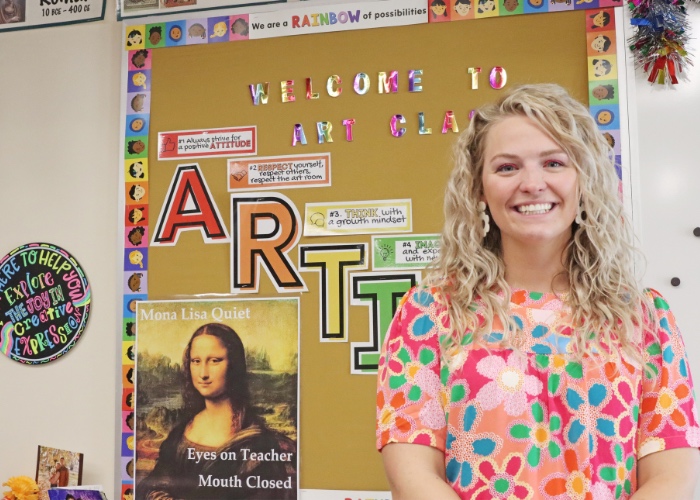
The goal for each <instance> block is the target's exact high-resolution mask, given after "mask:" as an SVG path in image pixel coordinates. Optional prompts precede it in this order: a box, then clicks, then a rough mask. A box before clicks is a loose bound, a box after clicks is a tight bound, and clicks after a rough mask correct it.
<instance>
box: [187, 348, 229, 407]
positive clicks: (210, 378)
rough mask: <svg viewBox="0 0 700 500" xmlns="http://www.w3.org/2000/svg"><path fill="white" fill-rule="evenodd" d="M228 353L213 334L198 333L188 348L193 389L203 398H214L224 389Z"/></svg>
mask: <svg viewBox="0 0 700 500" xmlns="http://www.w3.org/2000/svg"><path fill="white" fill-rule="evenodd" d="M227 371H228V353H227V352H226V348H225V347H224V345H223V344H222V343H221V341H220V340H219V339H218V338H217V337H214V336H213V335H206V334H205V335H200V336H199V337H196V338H195V339H194V340H193V341H192V346H191V348H190V375H192V384H193V385H194V387H195V389H197V391H198V392H199V393H200V394H201V395H202V397H204V398H205V399H216V398H217V397H219V396H221V395H222V394H224V392H225V390H226V372H227Z"/></svg>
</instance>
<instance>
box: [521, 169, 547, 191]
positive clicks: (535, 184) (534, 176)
mask: <svg viewBox="0 0 700 500" xmlns="http://www.w3.org/2000/svg"><path fill="white" fill-rule="evenodd" d="M520 175H521V181H520V189H521V190H522V191H524V192H527V193H533V192H538V191H542V190H543V189H544V188H545V187H547V183H546V182H545V180H544V172H542V170H541V169H539V168H523V169H522V170H521V174H520Z"/></svg>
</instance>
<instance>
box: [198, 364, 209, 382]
mask: <svg viewBox="0 0 700 500" xmlns="http://www.w3.org/2000/svg"><path fill="white" fill-rule="evenodd" d="M199 378H201V379H203V380H206V379H208V378H209V367H207V365H206V364H202V365H200V366H199Z"/></svg>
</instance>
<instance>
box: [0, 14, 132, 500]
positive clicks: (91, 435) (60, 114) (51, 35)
mask: <svg viewBox="0 0 700 500" xmlns="http://www.w3.org/2000/svg"><path fill="white" fill-rule="evenodd" d="M108 3H109V5H108V13H107V18H108V20H107V21H103V22H97V23H89V24H80V25H74V26H61V27H55V28H47V29H36V30H30V31H18V32H11V33H0V89H2V90H0V186H1V187H0V191H1V192H2V194H0V234H2V237H1V238H0V242H1V244H0V254H2V255H5V254H6V253H8V252H9V251H10V250H12V249H13V248H15V247H17V246H19V245H22V244H25V243H30V242H34V241H45V242H49V243H53V244H56V245H58V246H61V247H63V248H65V249H66V250H68V251H69V252H70V253H72V254H73V256H74V257H75V258H76V259H77V260H78V262H80V264H81V266H82V267H83V269H84V270H85V272H86V274H87V277H88V280H89V281H90V283H91V285H92V290H93V300H92V307H93V308H92V311H91V317H90V319H89V323H88V327H87V329H86V331H85V333H84V335H83V336H82V339H81V340H80V341H79V342H78V344H77V345H76V347H75V348H73V349H72V350H71V352H69V353H68V354H67V355H66V356H65V357H63V358H61V359H59V360H58V361H55V362H53V363H49V364H48V365H46V366H41V367H36V366H24V365H21V364H20V363H16V362H14V361H10V360H9V359H8V358H6V357H4V356H0V357H2V358H3V359H0V428H1V429H2V430H3V431H2V436H1V437H0V483H2V482H4V481H5V480H6V479H7V478H8V477H10V476H13V475H18V474H24V475H29V476H34V473H35V469H36V454H37V448H36V447H37V445H38V444H42V445H46V446H52V447H55V448H63V449H70V450H75V451H82V452H83V453H85V469H84V473H83V481H84V483H86V484H90V483H93V484H94V483H97V484H103V485H104V486H105V488H106V489H107V491H108V492H109V497H110V499H113V498H114V495H113V494H112V490H113V484H114V475H115V471H114V468H115V457H116V452H115V435H116V434H115V430H114V429H115V425H116V424H115V421H116V418H117V414H116V410H115V408H116V406H115V405H116V399H117V398H118V397H119V396H118V395H116V394H115V386H116V383H115V378H116V369H117V362H118V357H117V349H116V346H117V340H116V336H117V332H118V330H117V313H118V309H117V295H116V294H117V292H118V290H119V287H120V286H121V283H119V284H118V283H117V279H116V278H117V268H118V264H119V261H118V255H117V245H118V242H117V230H116V228H117V227H118V226H117V186H118V170H117V158H118V146H119V133H118V123H119V118H118V117H119V83H120V77H119V68H120V57H121V50H120V45H121V29H120V26H119V25H118V24H117V22H116V21H115V16H114V14H113V12H114V4H113V2H112V1H110V2H108ZM119 340H121V339H119ZM2 489H4V488H0V490H2Z"/></svg>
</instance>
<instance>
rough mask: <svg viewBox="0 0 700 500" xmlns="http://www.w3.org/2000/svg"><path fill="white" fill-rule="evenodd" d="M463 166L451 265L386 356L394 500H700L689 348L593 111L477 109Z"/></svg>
mask: <svg viewBox="0 0 700 500" xmlns="http://www.w3.org/2000/svg"><path fill="white" fill-rule="evenodd" d="M456 156H457V158H456V166H455V168H454V170H453V172H452V175H451V178H450V181H449V184H448V187H447V192H446V200H445V218H446V220H445V226H444V229H443V232H442V238H441V248H440V256H439V258H438V259H437V260H436V261H435V262H434V263H433V265H432V267H431V269H430V270H429V272H428V276H427V278H426V280H425V283H424V285H423V286H421V287H418V288H415V289H413V290H411V291H409V292H408V293H407V294H406V296H405V297H404V298H403V300H402V301H401V303H400V305H399V308H398V310H397V312H396V315H395V317H394V321H393V322H392V325H391V327H390V328H389V332H388V333H387V336H386V339H385V343H384V350H383V353H382V358H381V360H380V366H379V393H378V398H377V402H378V405H377V406H378V407H377V445H378V447H379V448H380V449H381V450H382V452H383V460H384V465H385V469H386V473H387V476H388V479H389V483H390V485H391V488H392V491H393V493H394V497H393V498H394V499H395V500H406V499H414V498H415V499H426V498H430V499H457V498H462V499H472V498H474V499H482V498H488V499H491V498H499V499H500V498H508V499H511V498H519V499H520V498H551V499H561V500H564V499H586V500H589V499H596V500H598V499H620V498H630V496H631V497H632V498H633V499H634V500H642V499H647V498H648V499H656V498H674V499H681V498H683V499H689V498H691V497H692V491H693V488H694V485H695V484H694V483H695V478H696V477H697V475H698V470H699V467H698V464H699V463H700V458H699V454H698V450H697V449H696V448H697V447H698V446H699V445H700V428H699V427H698V418H697V411H696V409H695V406H694V400H693V396H692V386H691V381H690V375H689V373H688V362H687V359H686V358H685V353H684V348H683V343H682V339H681V337H680V333H679V331H678V329H677V327H676V323H675V320H674V317H673V314H672V313H671V312H670V310H669V309H668V304H667V303H666V301H665V300H664V299H663V297H661V296H660V295H659V294H658V292H656V291H653V290H645V291H644V292H640V291H638V288H637V284H636V281H635V278H634V275H633V264H634V260H633V257H634V249H633V247H632V246H631V244H630V243H629V242H630V241H631V237H630V230H629V224H628V219H627V218H626V217H624V216H623V207H622V203H621V202H620V200H619V198H618V195H617V189H618V179H617V177H616V175H615V169H614V165H613V162H612V158H613V156H612V151H611V149H610V148H609V147H608V144H607V142H606V141H605V139H604V138H603V136H602V134H601V133H600V132H599V131H598V129H597V128H596V126H595V123H594V121H593V119H592V118H591V116H590V115H589V112H588V110H587V109H586V108H585V107H584V106H582V105H581V104H579V103H578V102H576V101H575V100H574V99H572V98H571V97H570V96H569V95H568V94H567V93H566V92H565V91H564V90H563V89H561V88H560V87H558V86H556V85H529V86H522V87H519V88H516V89H514V90H513V91H511V92H510V93H508V94H507V95H505V96H504V97H503V98H501V99H500V100H499V101H498V102H497V103H495V104H492V105H488V106H485V107H483V108H482V109H479V110H477V112H476V113H475V115H474V117H473V119H472V121H471V123H470V125H469V128H468V129H467V130H466V131H465V132H464V133H463V135H462V136H461V137H460V139H459V141H458V144H457V147H456ZM420 445H423V446H420Z"/></svg>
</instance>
